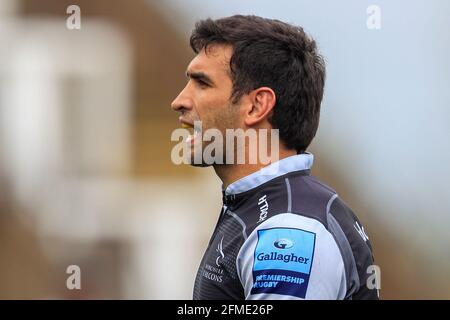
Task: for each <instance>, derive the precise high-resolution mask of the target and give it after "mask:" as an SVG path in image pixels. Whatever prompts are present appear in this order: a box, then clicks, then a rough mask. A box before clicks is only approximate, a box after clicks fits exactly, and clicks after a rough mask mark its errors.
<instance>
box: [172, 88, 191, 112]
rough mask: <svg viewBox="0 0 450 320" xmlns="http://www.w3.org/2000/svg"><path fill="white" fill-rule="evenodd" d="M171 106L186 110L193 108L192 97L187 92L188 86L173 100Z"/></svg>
mask: <svg viewBox="0 0 450 320" xmlns="http://www.w3.org/2000/svg"><path fill="white" fill-rule="evenodd" d="M170 106H171V108H172V110H174V111H179V112H184V111H186V110H192V106H193V103H192V99H191V98H190V97H189V95H188V94H187V92H186V88H184V89H183V90H182V91H181V92H180V93H179V94H178V96H177V97H176V98H175V99H174V100H173V101H172V103H171V105H170Z"/></svg>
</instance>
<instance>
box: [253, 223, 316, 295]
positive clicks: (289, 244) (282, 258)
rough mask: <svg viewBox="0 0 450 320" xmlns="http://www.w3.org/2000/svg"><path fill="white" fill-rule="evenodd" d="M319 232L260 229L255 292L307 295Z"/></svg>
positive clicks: (255, 257) (256, 254)
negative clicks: (317, 233)
mask: <svg viewBox="0 0 450 320" xmlns="http://www.w3.org/2000/svg"><path fill="white" fill-rule="evenodd" d="M315 241H316V234H315V233H313V232H309V231H305V230H301V229H294V228H273V229H265V230H258V243H257V244H256V249H255V256H254V264H253V287H252V290H251V293H252V294H256V293H272V294H282V295H291V296H295V297H299V298H305V296H306V289H307V288H308V282H309V276H310V273H311V267H312V259H313V256H314V245H315Z"/></svg>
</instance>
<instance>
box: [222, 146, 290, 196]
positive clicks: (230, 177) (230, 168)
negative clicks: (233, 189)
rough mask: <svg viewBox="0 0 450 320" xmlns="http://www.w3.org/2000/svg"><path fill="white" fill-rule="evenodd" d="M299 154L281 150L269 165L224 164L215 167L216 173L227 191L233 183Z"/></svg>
mask: <svg viewBox="0 0 450 320" xmlns="http://www.w3.org/2000/svg"><path fill="white" fill-rule="evenodd" d="M296 154H297V152H296V151H295V150H280V151H279V156H278V157H277V158H276V159H274V158H271V159H270V162H269V163H268V164H262V163H257V164H247V163H245V164H222V165H215V166H214V170H215V171H216V174H217V176H218V177H219V178H220V180H222V183H223V188H224V189H226V188H227V187H228V186H229V185H230V184H232V183H233V182H235V181H237V180H239V179H241V178H244V177H246V176H248V175H250V174H252V173H254V172H257V171H259V170H261V169H262V168H264V167H266V166H268V165H270V164H271V163H274V162H276V161H279V160H281V159H284V158H287V157H290V156H294V155H296Z"/></svg>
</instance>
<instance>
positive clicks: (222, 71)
mask: <svg viewBox="0 0 450 320" xmlns="http://www.w3.org/2000/svg"><path fill="white" fill-rule="evenodd" d="M232 54H233V49H232V47H231V45H221V44H211V45H209V46H208V49H207V50H205V49H202V50H201V51H200V52H199V53H198V54H197V55H196V56H195V58H194V59H192V61H191V63H189V66H188V67H187V71H188V72H204V73H206V74H208V75H209V76H210V77H211V78H217V77H219V78H220V77H224V76H229V74H230V59H231V56H232Z"/></svg>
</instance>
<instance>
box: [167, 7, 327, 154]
mask: <svg viewBox="0 0 450 320" xmlns="http://www.w3.org/2000/svg"><path fill="white" fill-rule="evenodd" d="M190 44H191V47H192V49H193V50H194V52H195V53H196V54H197V56H196V57H195V58H194V59H193V60H192V62H191V63H190V64H189V66H188V69H187V76H188V78H189V81H188V84H187V85H186V87H185V88H184V89H183V91H181V93H180V94H179V95H178V97H177V98H176V99H175V100H174V101H173V103H172V108H173V109H174V110H177V111H179V112H181V116H180V120H181V121H184V122H187V123H189V124H193V122H194V121H195V120H200V121H202V127H203V128H202V129H203V131H204V130H207V129H211V128H216V129H218V130H220V131H221V132H222V133H223V134H224V137H225V129H237V128H241V129H244V130H247V129H249V128H254V129H262V128H264V129H271V128H273V129H279V137H280V140H281V141H280V142H281V143H282V145H283V147H285V148H287V149H291V150H295V151H296V152H297V153H300V152H303V151H305V150H306V148H307V147H308V146H309V144H310V143H311V141H312V139H313V138H314V136H315V134H316V131H317V128H318V124H319V114H320V104H321V101H322V96H323V88H324V81H325V64H324V61H323V59H322V57H321V56H320V55H319V54H318V52H317V50H316V44H315V42H314V41H313V40H312V39H311V38H309V37H308V36H307V35H306V34H305V32H304V31H303V29H302V28H300V27H295V26H292V25H289V24H286V23H284V22H281V21H278V20H272V19H265V18H261V17H256V16H241V15H236V16H232V17H227V18H222V19H218V20H211V19H206V20H202V21H199V22H198V23H197V24H196V26H195V29H194V30H193V32H192V35H191V38H190Z"/></svg>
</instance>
